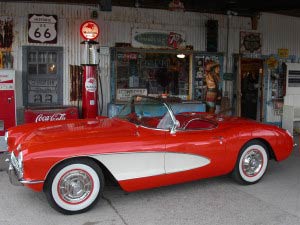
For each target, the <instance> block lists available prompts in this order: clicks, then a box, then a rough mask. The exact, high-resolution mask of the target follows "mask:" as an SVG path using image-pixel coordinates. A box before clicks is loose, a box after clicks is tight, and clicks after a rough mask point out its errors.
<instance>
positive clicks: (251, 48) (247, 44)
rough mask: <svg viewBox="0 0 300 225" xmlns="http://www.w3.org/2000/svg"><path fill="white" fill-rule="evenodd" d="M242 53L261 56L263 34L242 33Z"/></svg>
mask: <svg viewBox="0 0 300 225" xmlns="http://www.w3.org/2000/svg"><path fill="white" fill-rule="evenodd" d="M240 53H255V54H261V33H255V32H246V31H241V33H240Z"/></svg>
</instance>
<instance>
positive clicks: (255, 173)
mask: <svg viewBox="0 0 300 225" xmlns="http://www.w3.org/2000/svg"><path fill="white" fill-rule="evenodd" d="M268 161H269V157H268V150H267V147H266V146H265V144H263V143H262V142H261V141H257V140H255V141H250V142H248V143H247V144H246V145H245V146H244V147H243V148H242V150H241V151H240V153H239V156H238V160H237V162H236V165H235V168H234V170H233V172H232V175H233V178H234V179H235V180H236V181H237V182H238V183H240V184H255V183H257V182H258V181H259V180H260V179H261V178H262V177H263V175H264V174H265V172H266V170H267V167H268Z"/></svg>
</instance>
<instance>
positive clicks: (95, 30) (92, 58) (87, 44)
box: [80, 21, 99, 118]
mask: <svg viewBox="0 0 300 225" xmlns="http://www.w3.org/2000/svg"><path fill="white" fill-rule="evenodd" d="M80 30H81V36H82V37H83V38H84V39H85V41H83V42H81V67H82V116H83V118H95V117H96V116H97V115H98V78H97V77H98V70H97V65H98V63H99V54H98V51H97V50H98V49H99V43H98V42H96V41H94V39H96V38H97V37H98V36H99V27H98V25H97V24H96V23H94V22H93V21H86V22H84V23H83V24H82V25H81V29H80Z"/></svg>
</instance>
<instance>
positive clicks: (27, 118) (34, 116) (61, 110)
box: [24, 106, 78, 123]
mask: <svg viewBox="0 0 300 225" xmlns="http://www.w3.org/2000/svg"><path fill="white" fill-rule="evenodd" d="M68 119H78V109H77V107H74V106H59V107H30V108H26V109H25V111H24V122H25V123H38V122H48V121H57V120H68Z"/></svg>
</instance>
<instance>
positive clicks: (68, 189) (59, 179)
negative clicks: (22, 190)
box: [44, 159, 104, 214]
mask: <svg viewBox="0 0 300 225" xmlns="http://www.w3.org/2000/svg"><path fill="white" fill-rule="evenodd" d="M103 186H104V178H103V173H102V171H101V169H100V167H99V166H98V165H97V164H96V163H95V162H94V161H92V160H88V159H71V160H69V161H65V162H63V163H61V164H59V165H58V166H57V167H55V168H54V169H53V170H52V171H51V173H50V174H49V176H48V178H47V180H46V183H45V186H44V192H45V194H46V197H47V199H48V201H49V203H50V205H51V206H52V207H53V208H54V209H56V210H57V211H59V212H61V213H64V214H77V213H82V212H85V211H87V210H89V209H90V208H92V207H93V206H94V205H95V204H96V202H97V200H98V199H99V197H100V196H101V194H102V191H103Z"/></svg>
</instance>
